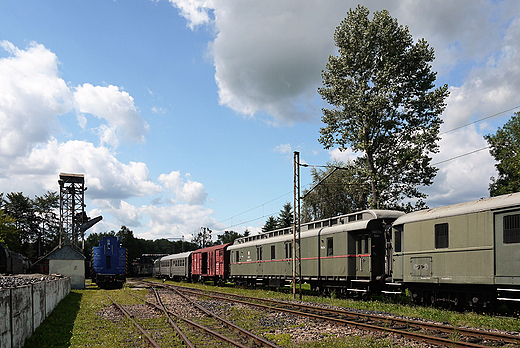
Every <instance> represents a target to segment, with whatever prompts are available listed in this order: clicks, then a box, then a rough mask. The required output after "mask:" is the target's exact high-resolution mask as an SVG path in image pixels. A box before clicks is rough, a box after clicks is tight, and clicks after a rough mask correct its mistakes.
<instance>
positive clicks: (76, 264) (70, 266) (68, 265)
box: [49, 260, 85, 289]
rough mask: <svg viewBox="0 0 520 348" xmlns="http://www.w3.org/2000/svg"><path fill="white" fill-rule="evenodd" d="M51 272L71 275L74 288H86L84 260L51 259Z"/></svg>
mask: <svg viewBox="0 0 520 348" xmlns="http://www.w3.org/2000/svg"><path fill="white" fill-rule="evenodd" d="M49 274H63V275H64V276H67V277H70V279H71V288H72V289H85V261H84V260H49Z"/></svg>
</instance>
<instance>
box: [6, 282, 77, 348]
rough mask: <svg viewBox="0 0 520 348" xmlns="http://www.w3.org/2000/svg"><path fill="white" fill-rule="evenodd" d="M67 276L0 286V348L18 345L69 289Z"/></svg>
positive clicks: (21, 344) (18, 347)
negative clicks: (24, 283)
mask: <svg viewBox="0 0 520 348" xmlns="http://www.w3.org/2000/svg"><path fill="white" fill-rule="evenodd" d="M70 287H71V283H70V278H69V277H64V278H60V279H57V280H49V281H42V282H39V283H35V284H31V285H26V286H20V287H16V288H8V289H0V348H21V347H23V345H24V343H25V341H26V340H27V339H28V338H29V337H31V335H32V334H33V333H34V330H36V328H37V327H38V326H40V324H41V323H42V322H43V321H44V320H45V318H47V316H49V314H50V313H51V312H52V310H53V309H54V307H56V305H57V304H58V303H59V302H60V301H61V300H62V299H63V298H64V297H65V296H67V295H68V294H69V293H70Z"/></svg>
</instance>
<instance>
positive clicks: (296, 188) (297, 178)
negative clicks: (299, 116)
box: [293, 151, 302, 300]
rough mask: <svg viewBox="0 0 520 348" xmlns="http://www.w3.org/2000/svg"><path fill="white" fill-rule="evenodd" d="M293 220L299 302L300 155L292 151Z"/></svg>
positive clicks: (294, 280) (294, 272)
mask: <svg viewBox="0 0 520 348" xmlns="http://www.w3.org/2000/svg"><path fill="white" fill-rule="evenodd" d="M293 191H294V204H293V207H294V210H293V214H294V218H293V298H296V278H298V284H299V290H300V291H299V293H300V300H301V299H302V263H301V261H302V260H301V248H300V153H299V152H298V151H294V185H293Z"/></svg>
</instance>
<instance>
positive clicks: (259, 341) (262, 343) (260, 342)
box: [170, 289, 279, 348]
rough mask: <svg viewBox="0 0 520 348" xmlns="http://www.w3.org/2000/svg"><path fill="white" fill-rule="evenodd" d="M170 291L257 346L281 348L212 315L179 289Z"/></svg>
mask: <svg viewBox="0 0 520 348" xmlns="http://www.w3.org/2000/svg"><path fill="white" fill-rule="evenodd" d="M170 290H173V291H175V293H177V294H178V295H179V296H181V297H182V298H184V299H185V300H187V301H188V302H190V303H191V304H192V305H194V306H195V307H197V308H198V309H200V310H201V311H203V312H204V313H206V314H207V315H209V316H212V317H213V318H215V319H217V320H219V321H220V322H222V323H223V324H224V325H226V326H227V327H229V328H231V329H233V330H237V331H238V332H239V333H241V334H242V335H244V336H246V337H247V338H248V339H251V340H253V341H254V342H255V343H256V344H257V345H259V346H261V347H269V348H279V347H278V346H277V345H275V344H273V343H271V342H269V341H267V340H265V339H263V338H262V337H260V336H257V335H255V334H254V333H252V332H249V331H247V330H245V329H243V328H241V327H239V326H236V325H235V324H233V323H232V322H230V321H228V320H226V319H224V318H221V317H220V316H218V315H216V314H215V313H212V312H210V311H208V310H207V309H206V308H204V307H202V306H201V305H199V304H197V303H195V302H193V301H192V300H191V299H189V298H188V297H187V296H186V295H184V294H182V293H181V292H180V291H179V290H177V289H170Z"/></svg>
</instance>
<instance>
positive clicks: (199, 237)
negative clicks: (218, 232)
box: [191, 227, 213, 248]
mask: <svg viewBox="0 0 520 348" xmlns="http://www.w3.org/2000/svg"><path fill="white" fill-rule="evenodd" d="M211 232H212V231H211V230H210V229H209V228H207V227H201V228H200V231H199V233H197V234H196V235H195V236H194V237H193V239H192V240H191V242H192V243H195V244H197V245H198V246H199V247H200V248H205V247H209V246H212V245H213V242H212V241H211Z"/></svg>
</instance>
